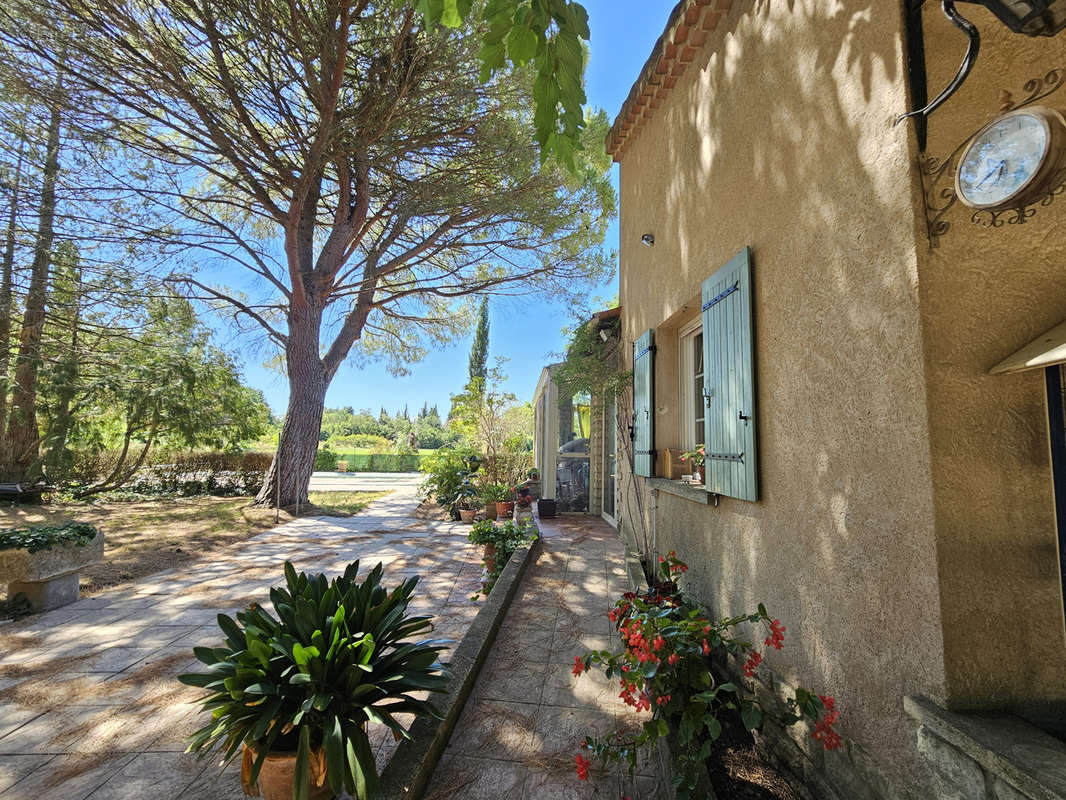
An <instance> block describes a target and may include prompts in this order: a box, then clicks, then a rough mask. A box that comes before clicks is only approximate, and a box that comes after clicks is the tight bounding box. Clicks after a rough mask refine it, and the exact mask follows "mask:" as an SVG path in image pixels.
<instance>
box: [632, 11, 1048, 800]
mask: <svg viewBox="0 0 1066 800" xmlns="http://www.w3.org/2000/svg"><path fill="white" fill-rule="evenodd" d="M900 5H901V4H900V3H899V2H882V1H881V0H868V1H867V2H854V0H851V1H849V2H846V3H828V2H821V1H818V0H737V2H734V3H733V8H732V11H731V12H730V13H729V15H728V18H727V19H726V20H725V21H724V22H723V23H722V24H720V26H719V29H718V30H717V31H716V32H715V33H714V34H712V36H711V38H710V40H709V41H708V42H707V44H706V45H705V46H704V47H703V48H702V50H701V52H700V54H699V56H698V57H697V59H696V61H695V62H694V63H693V64H691V65H690V66H689V68H688V70H687V72H686V73H685V74H684V75H683V76H682V78H681V79H680V81H679V82H678V84H677V86H676V87H675V88H674V90H673V91H672V93H671V94H670V96H669V97H668V98H667V99H666V100H665V101H664V103H663V105H662V107H661V108H659V109H658V112H657V113H656V115H655V117H654V118H653V119H652V120H651V121H650V122H649V123H648V124H647V127H646V128H645V129H644V130H643V131H642V132H640V134H639V136H638V137H637V138H635V139H634V140H633V141H632V142H631V143H630V145H629V147H628V149H627V150H626V153H625V156H624V158H623V160H622V164H621V223H620V224H621V276H620V298H621V303H622V306H623V308H624V309H625V314H624V330H623V335H624V337H625V339H626V340H627V341H628V342H632V341H633V340H634V339H635V338H636V337H637V336H639V335H640V334H641V332H643V331H644V330H645V329H647V328H649V327H654V328H656V329H657V344H658V346H659V350H658V353H657V356H656V358H657V369H656V380H657V397H656V411H657V415H656V424H657V441H656V446H657V447H660V448H661V447H666V446H674V445H675V444H676V438H677V401H676V386H677V352H676V339H673V338H672V336H671V331H672V330H673V329H674V327H675V326H676V324H677V323H678V322H680V321H683V320H684V319H685V318H687V317H689V316H690V315H691V314H692V313H694V310H693V309H692V308H691V305H692V302H693V300H694V298H695V295H696V293H697V292H698V291H699V285H700V282H701V281H702V280H703V279H704V278H706V277H707V276H709V275H710V274H711V273H713V272H714V271H715V270H716V269H717V268H718V267H719V266H720V265H722V264H723V263H725V261H726V260H728V259H729V258H730V257H731V256H733V255H734V254H735V253H737V252H738V251H739V250H740V249H741V248H742V247H744V246H745V245H750V246H751V247H752V248H753V251H754V267H753V276H754V277H753V284H754V293H753V297H754V318H755V339H756V342H755V353H756V374H757V403H758V410H757V414H758V420H759V424H760V429H759V434H760V441H759V450H760V481H761V493H762V497H761V500H760V502H758V503H746V502H743V501H738V500H733V499H729V498H724V499H722V501H721V504H720V506H719V507H718V508H714V507H711V506H703V505H698V504H696V503H693V502H691V501H689V500H685V499H682V498H680V497H677V496H674V495H669V494H667V493H665V492H659V493H658V497H657V498H652V497H651V496H650V494H649V493H647V492H646V491H644V492H643V493H642V494H640V495H639V497H638V495H637V494H636V493H635V492H634V489H633V487H634V486H635V485H636V486H638V487H639V485H640V481H639V480H638V481H633V480H632V478H631V476H629V475H622V476H621V479H620V480H621V486H622V491H623V497H622V503H621V505H622V509H623V513H622V517H623V518H622V520H621V529H622V530H623V532H624V533H625V534H626V535H627V537H629V538H630V540H631V541H634V542H635V543H636V544H638V545H639V544H641V539H642V538H643V535H644V534H643V533H642V531H646V532H647V535H648V536H649V537H650V536H652V535H654V537H655V538H656V542H657V548H658V550H659V552H665V551H666V550H669V549H676V550H677V551H678V553H679V555H680V556H681V557H682V558H684V559H686V560H687V561H688V562H689V563H690V566H691V570H690V572H689V587H688V588H689V589H690V590H691V591H692V592H693V593H694V594H696V595H697V596H698V597H699V598H700V599H702V600H703V601H704V602H706V603H708V604H709V605H710V606H711V607H713V608H714V609H715V610H717V611H720V612H721V613H723V614H727V613H734V612H740V611H745V610H748V609H751V608H752V607H754V605H755V604H756V603H757V602H760V601H761V602H764V603H766V605H767V607H768V608H769V609H770V611H771V613H772V614H773V615H775V616H779V617H780V618H781V619H782V620H783V621H784V623H785V624H786V625H787V627H788V634H787V646H786V648H785V649H784V650H783V651H782V652H781V653H780V654H778V653H773V654H771V655H770V656H769V657H768V659H767V661H768V664H769V666H770V667H771V668H772V669H773V670H774V671H775V672H776V673H777V674H779V675H780V676H781V677H782V678H783V679H785V680H786V681H788V682H790V683H792V684H803V685H807V686H811V687H813V688H816V689H818V690H820V691H828V692H830V693H833V694H835V695H836V696H837V697H838V699H839V702H840V704H841V706H842V707H843V709H844V713H843V717H842V729H843V732H844V734H845V735H846V737H847V738H848V740H849V747H848V750H847V752H846V753H842V754H836V753H829V754H826V755H825V762H824V766H825V770H826V772H827V773H828V774H829V775H830V776H833V775H834V774H836V775H837V779H838V785H840V786H848V785H850V784H849V781H850V780H852V778H851V777H850V775H849V774H846V773H849V771H854V770H855V769H856V768H857V769H858V770H859V771H860V772H866V773H867V774H866V777H867V778H868V779H869V780H870V785H872V786H874V787H877V788H878V789H879V791H881V792H882V793H883V794H884V796H886V797H893V798H896V797H900V798H905V797H912V798H920V797H926V796H927V793H926V791H925V788H924V787H926V785H927V784H926V778H925V776H926V772H925V769H926V767H925V765H924V763H923V762H922V760H921V759H920V758H919V757H918V756H917V754H916V752H915V747H914V732H913V728H912V725H911V723H910V722H909V721H908V720H907V719H906V718H905V715H904V713H903V709H902V697H903V696H904V695H907V694H924V695H927V696H929V697H931V698H932V699H933V700H934V701H936V702H938V703H941V704H944V705H949V706H953V707H959V708H972V707H1011V708H1014V709H1016V710H1019V711H1023V712H1025V713H1028V714H1029V715H1030V716H1033V717H1038V716H1044V717H1046V716H1047V715H1048V714H1050V713H1054V708H1053V707H1052V706H1051V705H1049V703H1048V701H1049V700H1053V699H1054V698H1057V697H1058V698H1061V697H1062V693H1063V691H1064V689H1063V687H1064V686H1066V644H1064V635H1063V619H1062V599H1061V587H1060V585H1059V582H1058V577H1057V557H1056V549H1055V548H1056V540H1055V531H1054V524H1053V519H1052V510H1053V509H1052V505H1051V495H1050V474H1049V467H1048V454H1047V441H1046V435H1047V434H1046V425H1045V417H1044V410H1043V403H1044V400H1043V388H1042V386H1043V384H1042V376H1041V373H1033V374H1028V375H1022V376H1013V377H998V378H993V377H989V376H987V375H986V372H987V370H988V368H989V367H991V366H992V365H994V364H995V363H997V362H998V361H999V360H1001V359H1002V358H1004V357H1005V356H1007V355H1009V354H1010V353H1012V352H1013V351H1014V350H1016V349H1018V348H1019V347H1021V346H1022V345H1024V344H1025V343H1027V342H1028V341H1030V340H1031V339H1033V338H1034V337H1035V336H1037V335H1038V334H1039V333H1041V332H1043V331H1044V330H1046V329H1047V328H1049V327H1051V326H1052V325H1054V324H1056V323H1058V322H1060V321H1062V319H1063V318H1064V317H1066V281H1063V280H1062V279H1061V274H1062V257H1063V254H1064V247H1063V245H1064V243H1066V216H1064V215H1066V200H1060V201H1059V202H1060V203H1062V205H1061V206H1060V207H1058V208H1055V207H1052V208H1051V209H1047V210H1042V211H1041V215H1042V216H1038V217H1037V218H1036V219H1035V220H1033V221H1032V222H1031V223H1029V224H1027V225H1025V226H1019V227H1015V228H1014V229H1013V230H1009V231H1006V232H1004V231H1000V230H997V231H983V230H979V229H976V228H973V227H972V226H971V225H970V224H969V222H968V214H967V213H966V212H965V210H964V209H956V211H955V213H954V214H953V215H952V216H951V220H952V222H953V226H954V227H953V229H952V230H951V231H950V232H949V234H948V235H947V236H946V237H944V239H943V240H942V241H941V245H940V247H939V248H938V249H936V250H934V251H931V250H930V247H929V242H928V239H927V237H926V231H925V223H924V213H923V208H922V202H921V194H920V182H919V179H918V173H917V170H916V167H915V159H916V155H917V149H916V145H915V140H914V136H913V133H912V130H911V129H910V128H908V127H907V126H905V125H901V126H899V127H893V126H892V122H893V120H894V118H895V117H896V115H898V114H899V113H901V111H903V110H904V109H906V108H907V77H906V70H905V66H904V65H905V57H904V38H903V37H904V35H903V30H902V18H901V12H900ZM965 10H966V11H967V12H971V15H972V16H973V17H974V19H975V20H976V21H978V23H979V24H980V26H981V30H982V33H983V34H984V36H985V43H984V47H983V49H982V54H981V59H980V60H979V62H978V65H977V69H976V70H975V72H974V75H973V77H972V78H971V79H970V83H969V84H967V86H966V87H965V88H964V90H963V92H962V93H961V94H960V95H959V96H958V97H957V98H956V99H954V100H952V101H951V102H950V103H949V104H948V105H947V106H945V107H944V108H943V109H941V110H940V111H938V112H937V113H936V114H935V115H934V117H933V119H932V123H931V127H930V139H929V148H928V150H929V152H930V153H933V154H943V153H945V152H946V151H950V150H951V149H952V148H953V147H954V146H955V145H956V144H958V143H959V141H961V139H962V137H964V136H965V135H966V134H968V133H969V132H971V131H972V130H973V129H974V128H976V127H977V126H978V124H979V122H980V121H981V120H982V119H984V118H986V117H988V116H989V115H990V114H991V113H993V112H994V111H995V107H996V101H997V100H998V97H999V91H1000V90H1001V89H1003V88H1008V87H1011V88H1012V87H1019V88H1020V86H1021V84H1022V83H1024V81H1025V80H1026V79H1028V78H1029V77H1031V76H1034V75H1037V74H1041V73H1042V72H1045V71H1046V70H1047V69H1048V68H1050V67H1051V66H1058V65H1060V64H1061V65H1064V66H1066V57H1064V55H1066V48H1064V45H1063V40H1064V39H1066V36H1060V37H1059V38H1058V39H1055V40H1051V41H1047V40H1040V41H1032V40H1029V39H1026V38H1024V37H1018V36H1013V35H1011V34H1009V33H1008V32H1006V30H1005V29H1002V28H1001V27H1000V26H999V24H998V23H994V22H993V21H992V18H991V16H990V15H988V14H986V13H985V12H983V11H982V10H980V9H977V8H976V7H973V6H969V5H967V6H965ZM925 17H926V20H927V28H926V50H927V60H928V67H929V89H930V95H931V96H932V95H935V94H936V93H937V92H938V91H939V89H940V88H941V87H942V86H943V85H944V84H946V82H947V80H948V79H949V78H950V75H951V74H953V72H954V69H955V68H956V66H957V64H958V60H959V59H960V58H961V55H962V52H963V50H964V47H965V42H964V40H963V39H962V37H961V36H960V35H959V34H958V33H957V32H956V31H954V29H952V28H950V25H948V24H947V23H946V22H945V21H943V20H942V19H941V18H940V13H939V9H938V8H937V7H935V5H934V6H932V7H930V8H928V9H927V10H926V13H925ZM1056 55H1057V56H1058V58H1057V59H1056V58H1055V56H1056ZM1063 95H1064V96H1063V98H1062V101H1063V102H1062V103H1061V104H1060V105H1066V90H1064V91H1063ZM647 232H651V233H653V234H654V235H655V246H654V247H652V248H648V247H643V246H641V244H640V236H641V234H643V233H647ZM621 462H622V463H620V470H622V471H624V470H626V469H627V468H628V465H627V464H625V463H624V462H625V459H621ZM637 491H640V490H639V489H638V490H637ZM638 509H639V510H638ZM640 514H643V515H644V517H645V524H644V525H643V526H642V525H641V524H640V520H638V519H637V517H638V515H640ZM652 517H654V519H652ZM854 796H858V795H854Z"/></svg>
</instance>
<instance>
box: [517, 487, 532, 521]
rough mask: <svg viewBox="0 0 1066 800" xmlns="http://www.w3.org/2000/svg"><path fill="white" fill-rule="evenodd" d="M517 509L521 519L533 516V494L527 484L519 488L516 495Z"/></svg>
mask: <svg viewBox="0 0 1066 800" xmlns="http://www.w3.org/2000/svg"><path fill="white" fill-rule="evenodd" d="M515 511H516V514H517V516H518V518H519V519H529V518H531V517H532V516H533V495H532V493H531V492H530V491H529V489H528V488H527V487H525V486H523V487H522V488H520V489H519V490H518V495H517V496H516V497H515Z"/></svg>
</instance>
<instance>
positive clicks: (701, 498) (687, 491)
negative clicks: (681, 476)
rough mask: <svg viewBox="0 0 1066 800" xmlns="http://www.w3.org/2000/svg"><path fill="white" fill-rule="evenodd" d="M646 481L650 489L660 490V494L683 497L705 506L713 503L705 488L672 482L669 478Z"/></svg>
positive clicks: (646, 479)
mask: <svg viewBox="0 0 1066 800" xmlns="http://www.w3.org/2000/svg"><path fill="white" fill-rule="evenodd" d="M644 480H645V482H646V483H647V485H648V487H649V488H651V489H658V490H659V491H660V492H666V493H667V494H672V495H676V496H677V497H683V498H685V499H686V500H691V501H692V502H694V503H701V504H703V505H708V504H709V503H710V502H711V492H708V491H707V489H705V488H704V487H703V486H696V485H694V484H691V483H683V482H681V481H672V480H670V479H669V478H645V479H644Z"/></svg>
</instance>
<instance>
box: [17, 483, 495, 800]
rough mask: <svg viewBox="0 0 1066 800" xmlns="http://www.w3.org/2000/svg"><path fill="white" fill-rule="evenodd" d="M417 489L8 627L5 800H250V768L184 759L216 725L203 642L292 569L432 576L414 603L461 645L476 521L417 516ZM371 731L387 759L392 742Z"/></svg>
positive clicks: (469, 609) (477, 574) (305, 522)
mask: <svg viewBox="0 0 1066 800" xmlns="http://www.w3.org/2000/svg"><path fill="white" fill-rule="evenodd" d="M417 503H418V500H417V498H416V496H415V494H414V491H413V489H412V488H411V487H409V486H404V487H403V488H401V489H400V490H399V491H398V492H396V493H394V494H391V495H389V496H388V497H385V498H382V499H381V500H378V501H376V502H375V503H373V504H372V505H371V506H369V507H368V508H367V510H365V511H364V512H363V513H362V514H361V515H360V516H357V517H352V518H349V519H336V518H308V519H301V520H296V521H294V522H290V523H288V524H286V525H282V526H280V527H278V528H275V529H273V530H270V531H266V532H264V533H262V534H260V535H259V536H256V537H254V538H252V539H249V540H247V541H246V542H242V543H241V544H239V545H235V546H234V547H232V548H230V549H229V550H228V551H226V552H225V553H224V554H223V555H215V556H212V558H211V560H210V561H203V562H200V563H199V564H196V565H193V566H191V567H185V568H182V569H181V570H173V571H169V572H165V573H161V574H158V575H155V576H153V577H151V578H149V579H146V580H145V581H143V582H140V583H138V584H136V585H134V586H133V588H132V589H131V588H129V587H127V588H125V589H122V588H119V589H115V590H113V591H110V592H107V593H105V594H102V595H99V596H97V597H93V598H87V599H84V600H80V601H79V602H77V603H74V604H72V605H70V606H67V607H65V608H62V609H58V610H56V611H53V612H50V613H47V614H43V615H39V616H34V617H30V618H28V619H27V620H24V621H22V622H19V623H13V624H8V625H4V626H0V800H51V799H52V798H55V799H56V800H85V799H86V798H91V800H131V799H132V798H140V797H165V798H168V800H179V798H180V800H212V799H213V798H233V800H237V798H243V796H244V795H243V793H242V792H241V789H240V781H239V763H235V764H234V765H232V766H231V768H230V769H229V770H228V771H227V773H228V774H227V775H226V776H224V777H222V778H221V779H220V778H219V775H218V768H217V766H216V759H213V758H211V759H197V758H196V757H195V756H192V755H186V754H184V752H183V751H184V749H185V745H184V743H183V739H184V737H185V736H187V735H188V734H189V733H191V732H192V731H194V730H195V729H197V728H198V727H201V726H202V725H203V724H205V723H206V721H207V717H206V715H202V714H201V713H200V712H199V711H198V710H197V709H196V707H195V706H194V705H191V704H190V701H191V700H195V698H196V697H197V696H198V695H199V694H200V693H201V692H200V690H197V689H193V688H190V687H184V686H182V685H181V684H179V683H177V681H176V680H175V676H176V675H178V674H179V673H181V672H187V671H196V670H198V669H199V668H200V666H202V665H199V662H197V661H195V659H194V658H193V655H192V647H193V646H194V645H197V644H205V645H209V644H214V643H217V642H218V641H220V640H221V635H220V633H219V631H218V627H217V624H216V622H215V617H216V615H217V614H218V613H219V612H225V613H230V614H232V613H233V612H234V611H235V610H237V609H240V608H241V607H243V606H247V605H248V604H249V603H250V602H252V601H259V602H263V603H264V604H265V603H266V602H267V600H268V592H269V589H270V587H271V586H275V585H278V584H279V583H281V582H283V581H284V578H283V575H282V563H283V562H284V561H285V560H286V559H288V560H291V561H293V562H294V564H295V565H296V566H297V568H298V569H306V570H308V571H315V572H325V573H326V574H327V575H334V574H337V573H339V572H340V571H342V570H343V569H344V567H345V566H346V565H347V564H348V563H349V562H351V561H353V560H354V559H356V558H360V559H362V563H363V565H364V569H369V568H370V567H372V566H373V565H374V564H376V563H377V562H378V561H382V562H384V563H385V564H386V570H387V572H386V574H387V575H388V576H389V578H390V581H389V582H390V583H391V582H399V581H400V580H401V579H403V578H406V577H407V576H409V575H413V574H418V575H421V576H422V582H421V583H420V584H419V587H418V589H417V590H416V601H415V603H414V606H413V610H415V611H418V612H428V613H433V614H435V615H437V616H438V619H437V623H436V624H437V630H436V633H435V635H436V636H439V637H443V638H450V639H453V640H455V641H456V642H458V641H459V640H460V639H461V638H462V636H463V634H464V633H465V631H466V628H467V627H468V625H469V623H470V621H471V620H472V619H473V618H474V616H475V615H476V614H477V611H478V608H479V606H478V604H476V603H472V602H471V601H470V596H471V595H473V594H475V592H476V591H477V590H478V589H479V587H480V578H481V563H480V548H477V547H475V546H473V545H471V544H469V543H468V542H467V540H466V534H467V532H468V531H469V527H468V526H464V525H459V524H452V523H441V522H431V521H427V520H420V519H413V518H412V517H411V513H412V511H413V510H414V508H415V507H416V506H417ZM386 734H387V730H386V729H384V727H383V726H377V727H376V728H374V729H372V732H371V735H372V737H373V742H374V744H375V746H376V747H377V751H376V753H377V757H378V763H379V765H380V766H384V764H385V762H386V760H387V759H388V756H389V755H390V754H391V750H392V748H393V747H394V746H395V744H394V742H393V740H392V737H391V736H386Z"/></svg>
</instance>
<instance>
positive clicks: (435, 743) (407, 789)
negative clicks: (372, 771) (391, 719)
mask: <svg viewBox="0 0 1066 800" xmlns="http://www.w3.org/2000/svg"><path fill="white" fill-rule="evenodd" d="M540 547H541V544H540V539H539V538H538V539H537V540H536V541H534V542H532V543H530V544H524V545H522V546H521V547H519V548H518V549H517V550H515V552H514V554H513V555H512V556H511V559H510V561H508V562H507V566H506V567H504V570H503V573H502V574H501V575H500V577H499V578H497V580H496V584H495V585H494V586H493V587H492V591H491V592H490V593H489V596H488V597H487V598H486V599H485V603H484V605H482V607H481V610H480V611H478V614H477V616H476V617H475V618H474V621H473V623H472V624H471V625H470V628H469V629H468V630H467V632H466V635H465V636H463V640H462V641H461V642H460V643H459V646H458V647H456V648H455V650H454V651H453V652H452V655H451V660H450V661H449V663H448V672H449V676H450V684H449V687H448V690H447V692H446V694H445V695H444V697H443V699H442V700H438V701H436V702H437V705H438V708H440V710H441V713H442V714H443V716H444V719H442V720H435V719H430V718H429V717H418V718H417V719H416V720H415V721H414V723H413V724H412V725H411V728H410V734H411V738H410V739H404V740H403V741H402V742H400V746H399V747H397V748H396V752H395V753H393V756H392V758H390V759H389V762H388V764H386V765H385V768H384V769H383V770H382V772H381V787H382V791H381V796H382V797H383V798H385V800H418V798H420V797H422V795H423V794H424V793H425V791H426V789H427V787H428V785H429V780H430V778H431V777H432V776H433V770H434V769H435V768H436V766H437V762H438V761H439V760H440V757H441V754H442V753H443V752H444V748H445V747H446V746H447V745H448V739H449V737H450V736H451V733H452V730H453V729H454V728H455V724H456V722H458V721H459V715H460V713H462V710H463V705H464V704H465V703H466V699H467V697H468V696H469V695H470V692H471V691H472V690H473V688H474V682H475V681H476V680H477V676H478V672H480V671H481V667H482V665H483V664H484V662H485V659H486V658H487V657H488V654H489V650H490V649H492V643H493V642H494V641H495V640H496V633H497V631H499V628H500V624H501V623H502V622H503V618H504V616H505V615H506V614H507V609H508V608H510V605H511V600H512V599H513V598H514V595H515V592H517V591H518V585H519V583H520V582H521V580H522V575H523V574H525V571H526V568H527V567H528V566H529V565H530V564H531V563H533V562H534V561H535V560H536V558H537V554H538V553H539V552H540Z"/></svg>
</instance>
